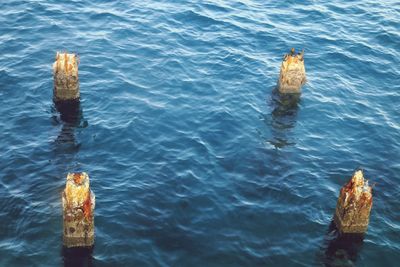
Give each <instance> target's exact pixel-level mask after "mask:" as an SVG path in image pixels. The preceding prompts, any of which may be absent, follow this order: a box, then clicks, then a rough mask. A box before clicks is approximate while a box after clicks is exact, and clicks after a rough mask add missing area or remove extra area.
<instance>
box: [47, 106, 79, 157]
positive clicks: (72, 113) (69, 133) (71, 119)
mask: <svg viewBox="0 0 400 267" xmlns="http://www.w3.org/2000/svg"><path fill="white" fill-rule="evenodd" d="M54 106H55V110H56V111H58V112H59V114H60V116H59V120H58V118H57V117H58V116H54V118H55V121H57V122H58V123H62V128H61V132H60V134H59V135H58V136H57V139H56V140H55V144H56V149H57V150H65V149H66V150H67V151H69V150H72V151H75V150H77V149H79V144H77V143H76V139H75V128H77V127H82V126H81V122H82V121H83V119H82V118H83V116H82V110H81V106H80V102H79V100H74V101H68V102H55V103H54ZM83 126H84V125H83Z"/></svg>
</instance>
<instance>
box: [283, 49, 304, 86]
mask: <svg viewBox="0 0 400 267" xmlns="http://www.w3.org/2000/svg"><path fill="white" fill-rule="evenodd" d="M305 83H306V69H305V67H304V50H303V51H302V52H301V53H298V54H296V53H295V50H294V48H292V50H291V52H290V53H289V54H286V55H285V56H284V57H283V61H282V65H281V71H280V74H279V80H278V89H279V92H281V93H300V92H301V87H302V86H303V85H304V84H305Z"/></svg>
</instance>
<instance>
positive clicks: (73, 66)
mask: <svg viewBox="0 0 400 267" xmlns="http://www.w3.org/2000/svg"><path fill="white" fill-rule="evenodd" d="M78 63H79V59H78V57H77V56H76V55H75V54H68V53H59V52H57V54H56V61H55V62H54V64H53V75H54V91H53V99H54V102H55V103H57V102H60V101H77V100H79V78H78Z"/></svg>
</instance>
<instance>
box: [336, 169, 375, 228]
mask: <svg viewBox="0 0 400 267" xmlns="http://www.w3.org/2000/svg"><path fill="white" fill-rule="evenodd" d="M371 207H372V188H371V187H370V186H369V185H368V181H367V180H365V179H364V175H363V172H362V171H361V170H358V171H356V172H355V173H354V175H353V177H352V178H351V179H350V181H349V182H348V183H347V184H345V185H344V186H343V187H342V189H341V190H340V195H339V199H338V201H337V205H336V212H335V216H334V221H335V223H336V226H337V228H338V229H339V231H340V232H341V233H344V234H361V233H364V232H366V231H367V228H368V223H369V214H370V211H371Z"/></svg>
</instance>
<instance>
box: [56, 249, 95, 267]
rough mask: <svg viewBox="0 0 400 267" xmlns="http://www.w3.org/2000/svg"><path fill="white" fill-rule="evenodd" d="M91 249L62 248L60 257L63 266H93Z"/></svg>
mask: <svg viewBox="0 0 400 267" xmlns="http://www.w3.org/2000/svg"><path fill="white" fill-rule="evenodd" d="M93 249H94V247H90V248H66V247H63V248H62V257H63V262H64V266H65V267H80V266H88V267H92V266H94V263H93V256H92V254H93Z"/></svg>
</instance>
